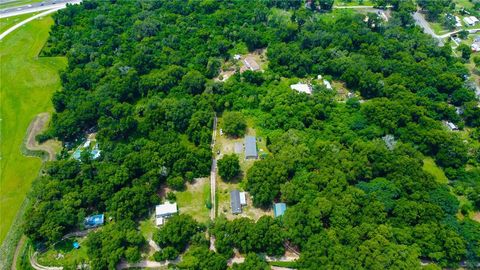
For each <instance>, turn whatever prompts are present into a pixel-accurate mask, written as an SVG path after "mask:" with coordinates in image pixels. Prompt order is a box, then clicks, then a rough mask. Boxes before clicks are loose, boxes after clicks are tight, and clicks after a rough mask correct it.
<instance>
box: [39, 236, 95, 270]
mask: <svg viewBox="0 0 480 270" xmlns="http://www.w3.org/2000/svg"><path fill="white" fill-rule="evenodd" d="M86 239H87V238H86V237H84V238H69V239H65V240H63V241H60V242H59V243H57V244H55V246H54V247H53V248H51V249H49V250H47V251H46V252H44V253H41V254H39V255H38V256H37V262H38V263H39V264H40V265H44V266H64V267H67V269H68V268H69V267H75V266H76V265H79V264H82V263H83V262H88V255H87V247H86V246H85V241H86ZM74 241H77V242H78V243H79V244H80V248H79V249H75V248H73V242H74Z"/></svg>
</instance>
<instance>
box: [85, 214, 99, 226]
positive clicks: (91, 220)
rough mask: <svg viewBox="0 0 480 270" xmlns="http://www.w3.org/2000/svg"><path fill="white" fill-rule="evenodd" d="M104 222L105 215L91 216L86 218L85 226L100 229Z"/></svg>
mask: <svg viewBox="0 0 480 270" xmlns="http://www.w3.org/2000/svg"><path fill="white" fill-rule="evenodd" d="M103 220H104V216H103V214H100V215H94V216H89V217H87V218H85V222H84V224H85V227H87V228H92V227H98V226H101V225H103Z"/></svg>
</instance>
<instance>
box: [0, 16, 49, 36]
mask: <svg viewBox="0 0 480 270" xmlns="http://www.w3.org/2000/svg"><path fill="white" fill-rule="evenodd" d="M38 13H40V12H33V13H28V14H22V15H18V16H12V17H7V18H1V19H0V34H1V33H3V32H4V31H5V30H7V29H8V28H10V27H12V26H14V25H15V24H17V23H19V22H21V21H23V20H26V19H28V18H30V17H32V16H34V15H37V14H38Z"/></svg>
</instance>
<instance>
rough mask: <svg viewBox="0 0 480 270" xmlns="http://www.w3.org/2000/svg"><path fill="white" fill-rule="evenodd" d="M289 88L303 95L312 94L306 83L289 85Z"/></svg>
mask: <svg viewBox="0 0 480 270" xmlns="http://www.w3.org/2000/svg"><path fill="white" fill-rule="evenodd" d="M290 88H291V89H292V90H295V91H297V92H300V93H305V94H309V95H311V94H312V87H311V86H310V85H308V84H306V83H296V84H292V85H290Z"/></svg>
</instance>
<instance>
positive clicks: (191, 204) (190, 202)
mask: <svg viewBox="0 0 480 270" xmlns="http://www.w3.org/2000/svg"><path fill="white" fill-rule="evenodd" d="M175 195H176V196H177V205H178V211H179V213H181V214H188V215H190V216H192V217H193V218H194V219H195V220H197V221H198V222H202V223H207V222H208V220H209V219H210V209H208V208H207V204H206V200H207V198H208V197H209V196H210V178H208V177H204V178H197V179H195V182H194V183H193V184H190V183H188V184H187V187H186V189H185V190H184V191H176V192H175Z"/></svg>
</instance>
